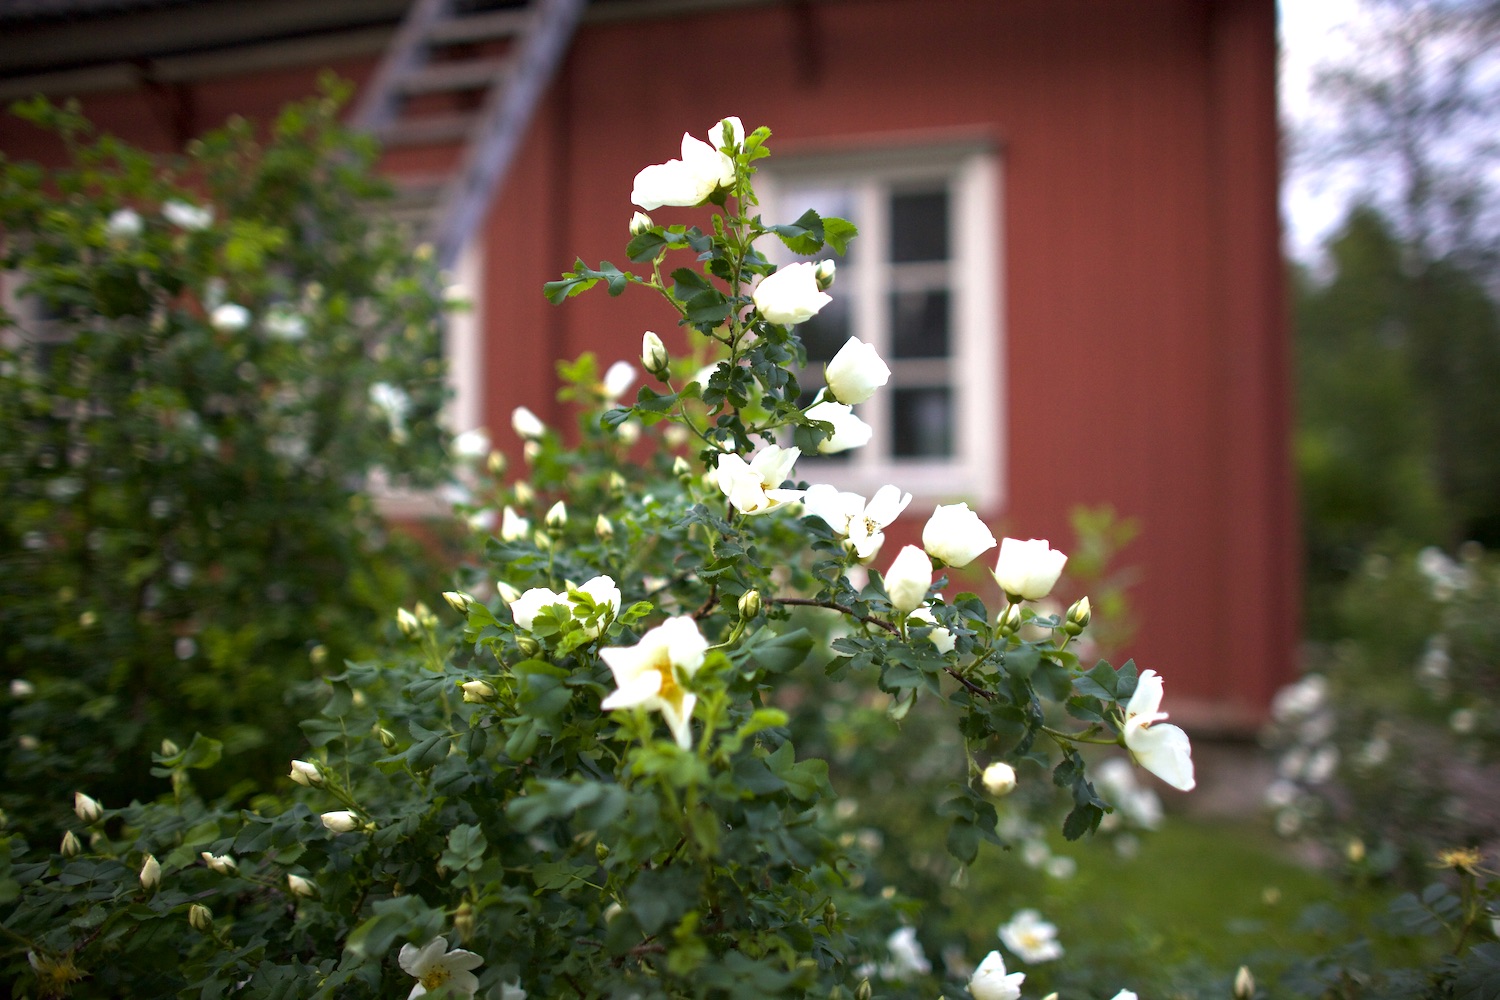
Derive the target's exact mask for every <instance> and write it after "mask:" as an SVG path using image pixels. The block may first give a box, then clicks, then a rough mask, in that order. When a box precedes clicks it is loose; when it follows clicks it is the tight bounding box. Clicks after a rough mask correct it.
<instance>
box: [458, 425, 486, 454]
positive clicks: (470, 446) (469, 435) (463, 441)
mask: <svg viewBox="0 0 1500 1000" xmlns="http://www.w3.org/2000/svg"><path fill="white" fill-rule="evenodd" d="M489 453H490V432H489V431H487V430H485V429H484V428H483V427H475V428H473V429H472V430H467V431H464V432H463V433H462V434H459V435H457V436H455V437H454V438H453V454H455V455H457V456H458V457H459V458H467V459H478V458H484V457H485V456H487V455H488V454H489Z"/></svg>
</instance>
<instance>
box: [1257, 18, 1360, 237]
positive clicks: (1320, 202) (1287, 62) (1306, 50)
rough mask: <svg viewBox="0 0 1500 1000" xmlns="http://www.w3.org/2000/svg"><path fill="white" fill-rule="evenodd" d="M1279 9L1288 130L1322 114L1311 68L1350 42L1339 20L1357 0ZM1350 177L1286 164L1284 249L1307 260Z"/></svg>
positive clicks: (1335, 218)
mask: <svg viewBox="0 0 1500 1000" xmlns="http://www.w3.org/2000/svg"><path fill="white" fill-rule="evenodd" d="M1277 6H1278V7H1279V8H1280V10H1281V116H1282V120H1283V121H1284V122H1285V123H1286V124H1287V125H1288V126H1289V127H1291V128H1292V129H1293V130H1296V129H1297V128H1298V127H1299V126H1305V125H1307V124H1308V123H1310V122H1312V123H1315V122H1316V121H1317V120H1318V119H1319V118H1320V117H1321V116H1323V115H1326V114H1327V112H1326V110H1325V109H1323V108H1321V107H1319V105H1318V103H1317V102H1316V101H1315V100H1314V99H1313V97H1312V94H1311V84H1312V75H1313V69H1314V67H1315V66H1317V65H1318V64H1320V63H1323V62H1330V61H1331V62H1340V61H1342V58H1343V57H1344V56H1345V55H1346V54H1347V53H1348V52H1349V48H1350V43H1349V39H1348V37H1347V33H1346V32H1345V30H1344V26H1345V25H1348V24H1351V23H1354V22H1356V21H1357V20H1359V18H1360V5H1359V0H1279V2H1278V4H1277ZM1353 186H1354V185H1353V182H1352V181H1351V180H1349V179H1347V178H1346V179H1344V180H1342V181H1341V180H1340V179H1339V178H1337V177H1329V176H1320V177H1316V178H1313V177H1309V176H1307V172H1306V171H1299V170H1298V169H1297V164H1296V162H1295V161H1291V162H1289V163H1288V164H1287V175H1286V177H1285V178H1284V180H1283V182H1282V189H1281V210H1282V214H1283V216H1284V218H1285V220H1286V240H1287V250H1288V251H1289V252H1290V253H1291V254H1292V255H1293V256H1295V257H1297V258H1299V259H1303V260H1306V259H1308V258H1309V257H1311V256H1313V255H1314V254H1315V253H1316V251H1317V248H1318V245H1319V244H1320V243H1321V242H1322V239H1323V237H1324V236H1326V235H1327V234H1328V232H1329V231H1330V230H1331V229H1332V228H1333V227H1334V226H1336V225H1337V224H1338V223H1339V221H1340V220H1341V219H1342V218H1343V214H1344V208H1345V205H1346V204H1347V202H1348V199H1349V197H1350V195H1351V194H1352V192H1353Z"/></svg>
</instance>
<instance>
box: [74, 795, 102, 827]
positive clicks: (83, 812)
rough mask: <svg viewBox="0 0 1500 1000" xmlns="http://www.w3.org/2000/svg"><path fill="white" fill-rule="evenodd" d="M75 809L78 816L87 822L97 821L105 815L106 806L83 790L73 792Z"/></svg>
mask: <svg viewBox="0 0 1500 1000" xmlns="http://www.w3.org/2000/svg"><path fill="white" fill-rule="evenodd" d="M73 811H74V812H75V813H77V814H78V818H79V819H81V820H83V821H84V822H85V823H97V822H99V818H100V817H101V816H103V815H104V807H103V806H101V805H100V804H99V802H98V800H96V799H92V798H90V797H89V796H87V795H85V794H83V793H82V792H74V793H73Z"/></svg>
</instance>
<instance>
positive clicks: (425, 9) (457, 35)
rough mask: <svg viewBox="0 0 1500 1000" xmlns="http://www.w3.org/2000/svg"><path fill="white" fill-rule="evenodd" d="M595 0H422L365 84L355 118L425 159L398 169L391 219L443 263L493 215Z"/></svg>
mask: <svg viewBox="0 0 1500 1000" xmlns="http://www.w3.org/2000/svg"><path fill="white" fill-rule="evenodd" d="M587 2H588V0H500V2H499V3H496V2H494V0H491V2H490V3H488V4H485V3H484V2H483V0H480V2H478V3H476V2H474V0H415V2H414V3H413V4H412V6H411V9H410V10H409V11H408V12H407V15H406V19H405V20H404V21H403V22H402V23H401V26H400V28H398V29H397V32H396V36H395V38H394V39H393V40H392V42H391V46H390V48H389V49H387V50H386V54H385V58H384V60H383V61H382V62H381V64H380V66H379V67H378V68H377V69H376V71H375V74H374V76H372V77H371V79H370V81H369V83H368V84H367V85H366V86H365V88H364V90H363V93H362V95H361V97H360V101H359V104H358V105H357V106H356V107H355V110H354V115H353V117H352V119H351V124H353V125H354V126H355V127H356V128H359V129H363V130H366V131H369V132H371V133H373V134H374V135H375V136H376V137H377V138H378V139H379V140H380V141H381V143H382V144H383V146H384V147H385V149H386V150H387V151H388V153H387V156H388V158H391V157H396V156H399V155H400V152H399V151H405V152H406V154H407V156H408V160H409V161H411V162H416V163H423V162H425V163H427V170H426V171H425V172H421V171H415V170H412V169H410V168H409V167H408V169H404V170H402V169H397V170H396V171H395V173H396V174H397V176H398V177H399V178H401V179H400V180H398V182H397V189H398V196H397V203H396V206H395V211H394V213H393V214H395V215H396V216H398V217H400V218H404V219H406V220H408V221H410V222H411V223H412V224H413V225H414V227H415V228H416V229H417V231H418V234H419V235H420V237H421V238H422V239H424V240H425V241H427V242H429V243H431V244H432V246H433V249H434V251H435V253H436V255H437V259H438V261H439V263H440V264H441V265H442V266H443V267H452V266H453V264H454V262H455V261H456V260H457V258H458V255H459V252H460V251H461V250H462V249H463V247H464V244H466V243H467V242H468V241H469V239H470V237H471V236H473V234H474V231H475V230H476V229H477V228H478V227H479V226H480V224H481V223H482V222H483V221H484V217H485V215H486V213H487V212H488V210H489V207H490V204H491V202H492V201H493V200H494V198H495V195H496V193H497V192H498V190H499V188H500V186H501V185H502V184H503V183H504V181H505V175H506V173H507V172H508V171H509V169H510V165H511V162H512V161H513V160H514V159H515V156H516V153H517V152H518V151H519V149H520V145H521V141H522V139H523V138H524V137H525V134H526V128H527V126H528V125H529V124H530V123H531V118H532V115H533V114H534V113H535V111H536V106H537V103H538V102H539V101H540V100H541V98H542V94H543V93H545V91H546V89H547V85H548V84H549V83H550V82H551V80H552V77H553V75H554V74H555V72H556V70H557V66H558V63H559V62H561V60H562V57H563V53H564V52H566V50H567V47H568V42H569V40H570V39H571V38H572V36H573V30H574V28H575V27H576V26H577V24H578V19H579V17H580V16H581V14H582V13H583V8H584V7H585V6H586V5H587ZM432 164H438V165H439V167H438V169H433V167H432Z"/></svg>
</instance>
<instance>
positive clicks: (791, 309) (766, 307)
mask: <svg viewBox="0 0 1500 1000" xmlns="http://www.w3.org/2000/svg"><path fill="white" fill-rule="evenodd" d="M750 297H751V299H752V300H753V301H754V302H755V308H756V310H757V311H759V312H760V315H761V318H762V319H764V320H765V321H766V322H767V323H779V324H781V325H782V326H794V325H796V324H797V323H806V322H807V321H808V320H810V319H812V318H813V317H814V316H816V315H817V314H818V310H820V309H822V308H823V307H824V306H826V305H827V304H828V303H830V302H832V301H833V296H831V295H829V294H828V293H827V292H825V291H822V290H820V289H819V288H818V276H817V271H816V268H815V266H814V265H813V263H812V262H811V261H802V262H800V263H797V264H788V265H786V266H785V267H783V268H781V269H780V270H778V271H777V272H776V273H774V274H768V275H766V276H765V277H764V278H762V279H760V284H758V285H756V286H755V291H754V292H753V293H752V294H751V296H750Z"/></svg>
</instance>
